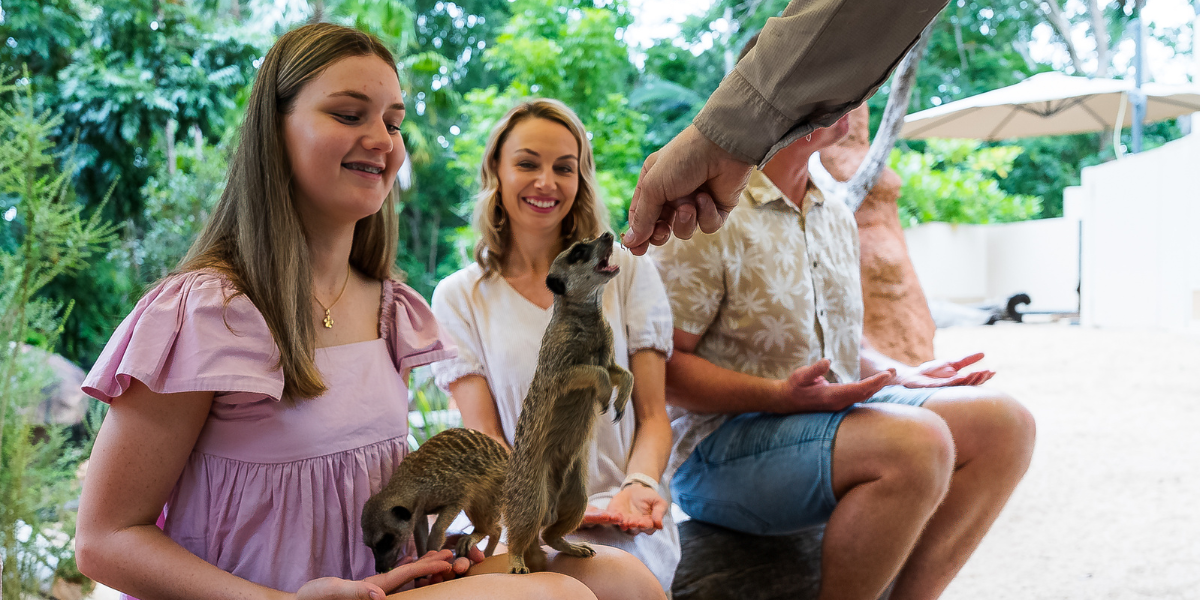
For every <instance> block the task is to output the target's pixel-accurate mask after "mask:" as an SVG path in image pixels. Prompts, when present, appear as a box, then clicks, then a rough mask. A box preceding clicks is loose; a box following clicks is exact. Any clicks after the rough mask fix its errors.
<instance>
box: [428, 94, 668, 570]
mask: <svg viewBox="0 0 1200 600" xmlns="http://www.w3.org/2000/svg"><path fill="white" fill-rule="evenodd" d="M587 135H588V134H587V131H586V130H585V129H584V126H583V124H582V123H581V122H580V120H579V117H578V116H576V115H575V113H574V112H573V111H571V109H570V108H567V106H566V105H564V104H563V103H561V102H559V101H557V100H548V99H536V100H530V101H527V102H523V103H521V104H519V105H518V106H516V107H515V108H513V109H512V110H510V111H509V112H508V114H506V115H505V116H504V118H502V119H501V120H500V121H499V123H497V124H496V126H495V128H494V129H493V130H492V133H491V136H490V137H489V139H488V143H487V147H486V150H485V151H484V154H483V164H482V165H480V178H479V179H480V191H479V194H478V196H477V198H476V205H475V218H474V227H475V231H476V233H477V234H478V235H479V242H478V244H477V245H476V247H475V264H472V265H470V266H468V267H467V268H465V269H463V270H461V271H459V272H457V273H455V274H453V275H451V276H450V277H448V278H446V279H445V280H443V281H442V282H441V283H440V284H438V287H437V289H436V290H435V291H434V294H433V311H434V314H435V315H437V318H438V321H439V322H440V323H442V325H443V327H445V328H446V330H447V331H449V332H450V334H451V335H452V337H453V338H454V340H455V342H456V344H457V345H458V348H459V354H458V356H457V357H455V358H453V359H447V360H444V361H441V362H437V363H434V366H433V372H434V375H435V377H436V379H437V382H438V384H439V385H441V386H443V387H444V388H447V389H448V390H449V391H450V393H451V394H452V395H453V397H454V399H455V401H456V402H457V404H458V407H459V410H460V411H461V412H462V416H463V423H464V424H465V425H466V426H467V427H471V428H473V429H478V430H480V431H483V432H484V433H487V434H488V435H491V436H492V437H494V438H495V439H497V440H498V441H500V442H501V443H503V444H505V445H506V446H510V447H511V445H512V443H513V440H514V439H515V435H516V423H517V419H518V416H519V414H520V410H521V404H522V401H523V399H524V397H525V393H526V392H527V391H528V389H529V386H530V384H531V382H532V381H533V374H534V371H535V369H536V367H537V354H538V348H539V345H540V341H541V338H542V334H543V332H544V331H545V329H546V326H547V324H548V323H549V320H550V316H551V311H550V307H551V305H552V304H553V295H552V293H551V291H550V290H549V289H548V288H547V287H546V283H545V281H546V275H547V273H548V271H549V268H550V263H551V262H552V261H553V260H554V258H555V256H557V255H558V254H559V252H561V251H563V250H564V249H565V248H567V247H568V246H570V245H571V244H572V243H574V242H576V241H578V240H582V239H590V238H595V237H596V236H598V235H600V233H602V232H604V231H606V230H607V229H608V222H607V219H606V213H605V207H604V204H603V202H602V201H601V198H600V195H599V192H598V189H597V185H596V166H595V160H594V158H593V156H592V149H591V145H590V143H589V142H588V137H587ZM612 260H613V262H615V263H616V264H617V265H618V266H619V268H620V272H619V274H618V275H617V277H616V278H615V279H614V280H613V281H611V282H609V283H608V285H607V286H606V288H605V292H604V299H603V309H604V315H605V317H606V318H607V319H608V321H609V325H610V327H611V328H612V331H613V342H614V349H615V351H616V359H617V362H618V363H619V364H621V366H623V367H625V368H627V369H629V370H630V371H632V372H633V375H634V389H633V397H632V404H633V407H634V410H633V411H632V412H633V415H632V416H633V418H632V419H631V418H630V415H628V414H627V415H626V416H625V418H623V419H622V420H620V421H618V422H617V423H611V422H610V420H609V419H599V420H598V422H597V425H596V428H595V431H594V439H593V440H592V444H593V445H592V448H591V464H590V466H589V473H588V478H587V479H588V495H589V511H588V514H587V516H586V517H585V521H584V525H585V528H583V529H580V530H579V531H578V532H576V533H575V534H574V536H573V537H574V539H575V540H576V541H590V542H594V543H596V544H603V545H608V546H614V547H617V548H621V549H623V550H626V551H628V552H630V553H632V554H633V555H634V556H636V557H638V559H640V560H641V561H642V562H643V563H644V564H645V565H646V566H647V567H648V568H649V570H650V572H652V573H653V574H654V576H655V577H656V578H657V579H658V582H659V585H660V586H661V587H662V588H663V589H665V590H669V589H670V584H671V579H672V577H673V575H674V572H675V565H676V564H677V563H678V561H679V538H678V532H677V530H676V528H675V524H674V522H673V521H672V520H671V517H670V513H669V510H668V509H669V507H670V501H669V500H667V498H669V496H667V495H666V492H665V491H663V489H662V487H663V486H662V485H661V484H660V480H661V479H662V475H663V470H664V468H665V466H666V460H667V456H668V454H669V453H670V450H671V428H670V425H669V421H668V420H667V413H666V402H665V392H664V389H665V388H664V368H665V367H664V364H665V358H666V356H667V355H668V354H670V352H671V331H672V323H671V313H670V308H669V305H668V302H667V297H666V293H665V291H664V289H663V285H662V282H661V281H660V280H659V277H658V272H657V271H656V270H655V268H654V265H653V264H651V263H649V262H648V261H647V260H645V259H641V258H637V257H634V256H633V255H631V254H629V253H627V252H624V251H620V250H617V251H614V253H613V259H612Z"/></svg>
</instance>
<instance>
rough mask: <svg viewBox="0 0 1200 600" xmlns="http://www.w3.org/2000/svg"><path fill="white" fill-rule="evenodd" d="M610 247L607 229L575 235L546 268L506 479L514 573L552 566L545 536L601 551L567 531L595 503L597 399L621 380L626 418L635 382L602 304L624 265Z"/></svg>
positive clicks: (567, 549)
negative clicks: (592, 451) (533, 356)
mask: <svg viewBox="0 0 1200 600" xmlns="http://www.w3.org/2000/svg"><path fill="white" fill-rule="evenodd" d="M612 252H613V237H612V234H609V233H606V234H604V235H601V236H600V237H599V238H597V239H595V240H591V241H584V242H576V243H575V244H573V245H572V246H571V247H570V248H568V249H566V250H564V251H563V252H562V253H561V254H559V255H558V257H556V258H555V259H554V262H553V263H551V265H550V273H549V275H548V276H547V277H546V286H547V287H549V288H550V291H552V292H554V314H553V316H551V318H550V324H549V325H548V326H547V327H546V333H545V334H544V335H543V336H542V347H541V350H540V351H539V353H538V365H537V370H536V371H535V372H534V376H533V383H532V384H531V385H530V388H529V393H528V394H527V395H526V396H525V401H524V403H523V404H522V407H521V416H520V417H519V418H518V419H517V436H516V443H515V444H514V447H513V455H512V458H511V459H510V461H509V471H508V480H507V481H506V483H505V495H504V498H505V506H504V524H505V526H506V527H508V552H509V566H510V568H511V571H512V572H513V573H528V572H530V570H534V571H540V570H544V569H545V564H546V553H545V551H543V550H542V547H541V543H540V541H539V537H540V538H541V539H542V540H544V541H545V543H546V544H547V545H549V546H550V547H551V548H554V549H555V550H558V551H559V552H562V553H564V554H567V555H570V556H579V557H590V556H594V555H595V554H596V552H595V550H593V549H592V548H591V546H589V545H587V544H572V543H570V542H568V541H566V539H565V538H564V536H566V535H567V534H569V533H571V532H573V531H575V530H576V529H577V528H578V527H579V525H580V523H581V522H582V521H583V513H584V511H585V510H586V509H587V500H588V497H587V470H588V466H587V463H588V447H589V444H590V443H591V440H592V427H593V425H594V423H595V420H596V414H597V407H599V408H600V412H605V411H607V410H608V406H609V401H610V399H612V395H613V388H614V387H615V388H617V396H616V400H615V402H614V403H613V404H614V409H615V410H614V412H615V415H616V419H619V418H621V415H622V414H623V413H624V411H625V405H626V403H627V402H628V401H629V395H630V392H632V390H633V375H631V374H630V373H629V371H626V370H625V369H623V368H621V366H619V365H617V364H616V362H615V361H614V357H613V339H612V330H611V329H609V326H608V322H607V321H606V320H605V319H604V315H603V314H602V311H601V303H602V298H603V295H604V285H605V284H606V283H608V282H609V281H610V280H611V279H612V278H613V277H615V276H616V274H617V266H616V265H610V264H609V259H610V258H611V257H612ZM614 420H615V419H614Z"/></svg>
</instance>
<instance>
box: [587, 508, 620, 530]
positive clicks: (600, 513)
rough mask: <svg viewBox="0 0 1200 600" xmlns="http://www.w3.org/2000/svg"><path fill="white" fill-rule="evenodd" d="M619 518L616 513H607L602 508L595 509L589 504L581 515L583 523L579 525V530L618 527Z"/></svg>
mask: <svg viewBox="0 0 1200 600" xmlns="http://www.w3.org/2000/svg"><path fill="white" fill-rule="evenodd" d="M620 524H621V517H620V515H617V514H616V513H613V512H610V511H607V510H605V509H603V508H597V507H595V506H592V505H591V504H589V505H587V510H586V511H584V513H583V522H582V523H580V524H579V528H580V529H585V528H587V527H595V526H597V525H620Z"/></svg>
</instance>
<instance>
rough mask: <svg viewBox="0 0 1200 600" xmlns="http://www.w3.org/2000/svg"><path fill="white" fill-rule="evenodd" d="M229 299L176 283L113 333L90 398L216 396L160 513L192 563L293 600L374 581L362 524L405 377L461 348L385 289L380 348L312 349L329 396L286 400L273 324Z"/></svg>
mask: <svg viewBox="0 0 1200 600" xmlns="http://www.w3.org/2000/svg"><path fill="white" fill-rule="evenodd" d="M232 294H233V291H232V290H231V289H230V287H229V285H228V283H227V282H226V280H225V279H224V278H223V277H221V276H220V275H218V274H216V273H211V272H194V273H188V274H184V275H179V276H175V277H172V278H169V279H168V280H167V281H165V282H163V283H162V284H161V285H160V286H159V287H157V288H156V289H154V290H153V291H151V292H150V293H149V294H147V295H146V297H144V298H143V299H142V300H141V301H140V302H139V303H138V304H137V307H136V308H135V309H134V311H133V312H132V313H131V314H130V315H129V317H128V318H126V319H125V321H124V322H123V323H122V324H121V326H120V327H119V328H118V329H117V331H116V333H114V334H113V337H112V339H111V340H110V341H109V343H108V346H107V347H106V348H105V350H104V352H103V353H102V354H101V357H100V360H99V361H97V363H96V366H95V367H94V368H93V369H92V371H91V373H90V374H89V375H88V377H87V379H86V380H85V382H84V386H83V387H84V391H85V392H87V393H88V394H90V395H93V396H94V397H96V398H98V399H100V400H103V401H105V402H110V403H119V402H120V395H121V394H122V393H123V392H124V391H125V390H127V389H128V388H129V385H130V382H131V380H132V379H137V380H139V381H141V382H143V383H144V384H146V386H148V387H149V388H150V389H152V390H154V391H156V392H161V393H172V392H182V391H196V390H207V391H213V392H215V393H216V395H215V397H214V400H213V405H212V409H211V411H210V413H209V417H208V420H207V422H206V423H205V425H204V429H203V431H202V432H201V434H200V437H199V439H198V440H197V442H196V445H195V447H194V448H193V451H192V454H191V456H190V457H189V459H188V461H187V463H186V465H185V466H184V470H183V473H182V474H181V476H180V479H179V481H178V482H177V483H176V486H175V488H174V490H173V491H172V492H171V494H170V496H169V497H168V499H167V503H166V506H165V508H164V512H165V515H166V517H165V520H164V522H163V524H162V527H163V531H164V532H165V533H166V534H167V535H168V536H169V537H170V538H171V539H173V540H175V541H176V542H178V543H179V544H180V545H182V546H183V547H184V548H186V549H188V550H189V551H191V552H192V553H193V554H196V555H197V556H199V557H200V558H202V559H204V560H206V561H208V562H210V563H212V564H214V565H216V566H217V567H219V568H221V569H223V570H225V571H228V572H230V573H233V574H235V575H238V576H239V577H242V578H245V579H248V580H250V581H253V582H255V583H259V584H262V585H265V586H268V587H272V588H275V589H278V590H283V591H285V592H294V591H295V590H297V589H298V588H299V587H300V586H301V585H303V584H304V583H305V582H307V581H309V580H312V579H315V578H318V577H326V576H333V577H342V578H348V579H361V578H364V577H368V576H370V575H373V574H374V560H373V559H372V556H371V552H370V549H369V548H367V546H366V545H365V544H364V543H363V540H362V532H361V530H360V528H359V522H360V518H361V511H362V506H363V504H364V503H365V502H366V500H367V498H368V497H370V495H371V494H373V493H375V492H377V491H378V490H379V489H381V488H382V487H383V486H384V485H385V484H386V483H387V480H388V478H390V477H391V475H392V473H393V471H394V470H395V468H396V467H397V466H398V465H399V464H400V461H401V460H403V458H404V456H405V455H406V454H407V452H408V387H407V385H406V382H405V381H404V379H403V378H402V376H401V372H402V371H403V370H404V369H408V368H412V367H415V366H420V365H422V364H427V363H429V362H431V361H434V360H441V359H444V358H448V357H453V356H454V353H455V351H454V346H453V344H451V343H450V342H448V341H447V340H448V338H446V337H445V335H444V334H443V333H442V332H441V329H440V328H439V327H438V325H437V322H436V321H435V320H434V319H433V315H432V312H431V311H430V310H429V307H428V305H426V304H425V302H424V300H423V299H421V297H420V296H419V295H418V294H417V293H416V292H415V291H413V290H412V289H411V288H408V287H407V286H405V285H403V284H401V283H398V282H395V281H385V282H383V286H382V297H381V304H380V328H379V329H380V337H379V338H377V339H374V340H369V341H364V342H358V343H352V344H345V345H341V346H333V347H328V348H319V349H317V350H316V351H315V353H314V359H315V362H316V365H317V369H318V370H319V371H320V372H321V376H322V378H323V379H324V381H325V384H326V386H327V387H328V388H329V391H328V392H326V393H325V394H324V395H322V396H319V397H317V398H309V399H299V400H296V401H290V400H287V399H284V398H281V396H282V390H283V378H282V375H281V374H280V373H279V371H278V370H277V369H276V368H275V363H276V360H277V357H278V351H277V349H276V346H275V343H274V340H273V338H272V337H271V335H270V331H269V330H268V329H267V326H266V322H265V320H264V319H263V317H262V315H261V313H259V312H258V311H257V309H256V308H255V307H254V305H253V304H252V303H251V302H250V301H249V300H248V299H247V298H246V297H245V296H233V295H232ZM227 299H229V300H228V303H226V300H227ZM280 400H287V401H280Z"/></svg>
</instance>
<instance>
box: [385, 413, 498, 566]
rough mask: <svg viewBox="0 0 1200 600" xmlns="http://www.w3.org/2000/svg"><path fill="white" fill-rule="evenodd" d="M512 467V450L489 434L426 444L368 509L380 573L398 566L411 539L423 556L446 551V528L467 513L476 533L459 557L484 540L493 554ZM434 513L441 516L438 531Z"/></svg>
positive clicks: (447, 436)
mask: <svg viewBox="0 0 1200 600" xmlns="http://www.w3.org/2000/svg"><path fill="white" fill-rule="evenodd" d="M507 468H508V452H507V451H506V450H505V449H504V447H503V446H501V445H500V443H499V442H497V441H496V440H493V439H492V438H490V437H488V436H487V435H486V434H484V433H480V432H478V431H474V430H472V429H461V428H458V429H447V430H445V431H443V432H441V433H439V434H437V435H435V436H433V437H431V438H429V439H428V440H426V441H425V443H424V444H421V447H420V448H417V450H416V451H414V452H413V453H411V454H409V455H408V456H407V457H405V458H404V460H403V461H401V462H400V466H399V467H397V469H396V472H395V474H394V475H392V478H391V480H389V481H388V484H387V485H386V486H385V487H384V488H383V489H382V490H380V491H379V493H377V494H375V495H374V496H371V497H370V498H369V499H368V500H367V503H366V505H365V506H364V507H363V513H362V529H363V541H364V542H366V544H367V545H368V546H370V547H371V551H372V553H374V555H375V570H376V571H378V572H380V573H384V572H386V571H390V570H391V569H392V567H394V566H396V562H397V561H398V560H399V558H400V555H401V554H402V553H403V551H404V548H405V547H406V546H407V545H408V536H409V535H412V536H414V537H415V538H416V545H417V556H424V554H425V553H426V552H428V551H430V550H438V549H440V548H441V547H442V544H444V543H445V541H446V528H447V527H449V526H450V523H451V522H452V521H454V518H455V517H457V516H458V513H459V512H461V511H466V513H467V518H469V519H471V524H472V525H474V526H475V529H474V531H473V532H472V533H471V534H470V535H464V536H463V537H462V538H461V539H459V540H458V544H457V546H456V547H455V551H456V554H457V556H466V555H467V550H469V549H470V547H471V546H474V545H475V544H478V543H479V541H480V540H482V539H483V537H484V536H487V537H488V545H487V549H486V550H485V551H484V555H485V556H491V555H492V553H493V552H494V551H495V549H496V543H497V542H498V541H499V540H500V520H501V514H502V507H501V505H500V503H501V500H502V498H503V496H502V494H503V491H504V478H505V472H506V471H507ZM428 515H437V521H436V522H434V524H433V528H432V530H431V529H430V528H429V520H428V518H427V516H428Z"/></svg>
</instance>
